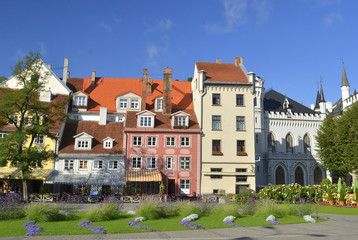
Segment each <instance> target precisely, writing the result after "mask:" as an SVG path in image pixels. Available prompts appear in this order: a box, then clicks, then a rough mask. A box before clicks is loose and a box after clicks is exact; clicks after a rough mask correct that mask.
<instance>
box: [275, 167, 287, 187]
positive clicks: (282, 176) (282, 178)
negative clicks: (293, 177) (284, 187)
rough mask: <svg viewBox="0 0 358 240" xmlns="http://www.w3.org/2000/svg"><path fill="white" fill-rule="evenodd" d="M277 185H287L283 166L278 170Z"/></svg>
mask: <svg viewBox="0 0 358 240" xmlns="http://www.w3.org/2000/svg"><path fill="white" fill-rule="evenodd" d="M275 176H276V184H285V170H284V169H283V167H282V166H278V167H277V168H276V173H275Z"/></svg>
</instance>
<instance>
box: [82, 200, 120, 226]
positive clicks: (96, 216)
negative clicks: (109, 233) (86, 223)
mask: <svg viewBox="0 0 358 240" xmlns="http://www.w3.org/2000/svg"><path fill="white" fill-rule="evenodd" d="M122 207H123V204H122V203H118V202H116V201H105V202H102V203H100V204H98V205H97V206H95V207H93V208H91V209H90V210H89V211H88V212H87V214H86V216H87V219H88V220H90V221H92V222H99V221H109V220H114V219H118V218H120V217H122V216H123V217H125V216H126V215H125V214H123V213H122V212H121V209H122Z"/></svg>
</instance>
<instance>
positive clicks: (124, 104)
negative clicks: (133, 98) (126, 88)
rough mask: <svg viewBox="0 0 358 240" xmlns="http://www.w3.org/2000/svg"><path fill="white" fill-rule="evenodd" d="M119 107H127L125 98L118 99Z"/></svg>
mask: <svg viewBox="0 0 358 240" xmlns="http://www.w3.org/2000/svg"><path fill="white" fill-rule="evenodd" d="M119 108H120V109H127V108H128V99H126V98H121V99H119Z"/></svg>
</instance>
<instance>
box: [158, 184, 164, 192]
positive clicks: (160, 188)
mask: <svg viewBox="0 0 358 240" xmlns="http://www.w3.org/2000/svg"><path fill="white" fill-rule="evenodd" d="M164 192H165V187H164V184H163V183H161V184H160V185H159V194H164Z"/></svg>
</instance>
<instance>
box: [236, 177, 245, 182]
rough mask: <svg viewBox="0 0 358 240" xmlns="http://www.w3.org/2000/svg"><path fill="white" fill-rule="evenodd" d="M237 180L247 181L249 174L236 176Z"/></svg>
mask: <svg viewBox="0 0 358 240" xmlns="http://www.w3.org/2000/svg"><path fill="white" fill-rule="evenodd" d="M236 182H247V176H236Z"/></svg>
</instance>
